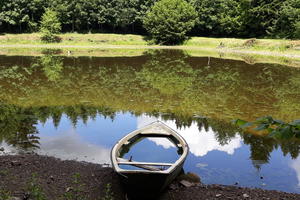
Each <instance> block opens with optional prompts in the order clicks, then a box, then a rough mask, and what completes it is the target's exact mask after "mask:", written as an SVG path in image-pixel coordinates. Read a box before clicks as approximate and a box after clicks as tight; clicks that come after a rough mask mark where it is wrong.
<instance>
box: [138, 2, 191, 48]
mask: <svg viewBox="0 0 300 200" xmlns="http://www.w3.org/2000/svg"><path fill="white" fill-rule="evenodd" d="M143 22H144V27H145V28H146V30H147V31H148V32H149V33H150V35H151V37H152V38H153V39H154V41H155V42H156V43H159V44H178V43H181V42H183V41H184V40H185V39H186V34H187V33H188V32H189V31H190V30H191V29H192V28H193V27H194V25H195V22H196V11H195V9H194V8H193V6H192V5H191V4H189V3H188V2H186V1H185V0H161V1H158V2H157V3H155V4H154V6H153V7H152V8H151V10H150V11H149V12H148V13H147V14H146V16H145V18H144V21H143Z"/></svg>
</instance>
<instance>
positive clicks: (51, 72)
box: [40, 54, 63, 81]
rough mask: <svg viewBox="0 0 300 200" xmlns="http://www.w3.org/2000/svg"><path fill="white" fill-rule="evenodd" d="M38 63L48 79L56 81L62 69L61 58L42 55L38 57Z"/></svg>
mask: <svg viewBox="0 0 300 200" xmlns="http://www.w3.org/2000/svg"><path fill="white" fill-rule="evenodd" d="M40 64H41V66H42V67H43V71H44V73H45V75H46V77H47V78H48V80H49V81H57V80H58V79H60V77H61V72H62V69H63V62H62V58H61V57H58V56H53V55H51V54H50V55H44V56H42V57H41V58H40Z"/></svg>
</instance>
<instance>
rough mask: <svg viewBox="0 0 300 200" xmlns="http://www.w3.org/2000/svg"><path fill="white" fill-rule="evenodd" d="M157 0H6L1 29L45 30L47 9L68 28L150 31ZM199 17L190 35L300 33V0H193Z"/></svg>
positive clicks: (290, 35)
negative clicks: (147, 22)
mask: <svg viewBox="0 0 300 200" xmlns="http://www.w3.org/2000/svg"><path fill="white" fill-rule="evenodd" d="M156 1H157V0H76V1H74V0H1V1H0V32H2V33H28V32H29V33H30V32H36V31H38V30H39V24H40V20H41V16H42V15H43V13H44V12H45V10H46V9H47V8H50V9H51V10H54V11H56V12H57V13H58V17H59V20H60V22H61V24H62V31H63V32H82V33H88V32H92V33H95V32H97V33H102V32H109V33H136V34H146V31H145V29H144V28H143V18H144V17H145V15H146V13H147V11H148V10H149V9H150V8H151V7H152V6H153V5H154V3H155V2H156ZM188 2H189V3H190V4H191V5H192V6H193V7H194V8H195V10H196V13H197V20H196V24H195V26H194V28H193V29H192V31H191V32H190V35H194V36H214V37H272V38H300V1H299V0H188Z"/></svg>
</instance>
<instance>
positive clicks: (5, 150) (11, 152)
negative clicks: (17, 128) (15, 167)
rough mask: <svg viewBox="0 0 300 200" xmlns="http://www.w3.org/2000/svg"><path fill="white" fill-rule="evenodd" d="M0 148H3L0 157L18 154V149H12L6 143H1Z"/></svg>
mask: <svg viewBox="0 0 300 200" xmlns="http://www.w3.org/2000/svg"><path fill="white" fill-rule="evenodd" d="M0 148H3V149H2V150H3V151H0V155H16V154H17V153H18V149H17V148H16V147H13V146H12V145H9V144H7V143H6V142H1V143H0Z"/></svg>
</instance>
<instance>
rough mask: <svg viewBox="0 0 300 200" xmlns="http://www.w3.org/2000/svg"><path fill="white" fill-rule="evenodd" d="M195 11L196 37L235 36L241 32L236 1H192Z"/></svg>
mask: <svg viewBox="0 0 300 200" xmlns="http://www.w3.org/2000/svg"><path fill="white" fill-rule="evenodd" d="M192 2H193V5H194V7H195V9H196V11H197V23H196V27H195V29H194V31H195V33H196V34H197V35H199V33H200V35H202V34H203V35H216V36H221V35H227V36H232V35H237V34H239V32H240V31H241V24H242V21H241V13H242V10H241V5H240V2H239V1H237V0H214V1H211V0H192Z"/></svg>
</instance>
